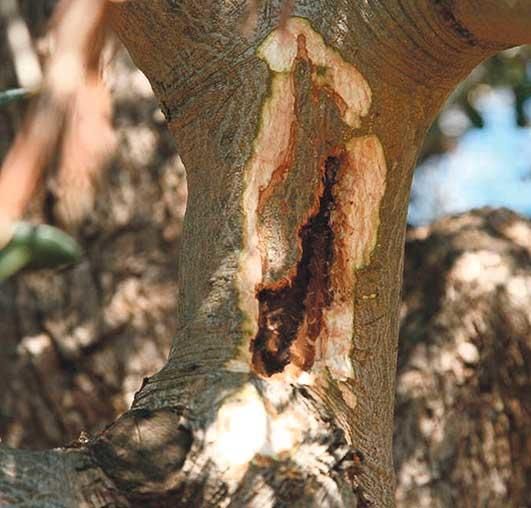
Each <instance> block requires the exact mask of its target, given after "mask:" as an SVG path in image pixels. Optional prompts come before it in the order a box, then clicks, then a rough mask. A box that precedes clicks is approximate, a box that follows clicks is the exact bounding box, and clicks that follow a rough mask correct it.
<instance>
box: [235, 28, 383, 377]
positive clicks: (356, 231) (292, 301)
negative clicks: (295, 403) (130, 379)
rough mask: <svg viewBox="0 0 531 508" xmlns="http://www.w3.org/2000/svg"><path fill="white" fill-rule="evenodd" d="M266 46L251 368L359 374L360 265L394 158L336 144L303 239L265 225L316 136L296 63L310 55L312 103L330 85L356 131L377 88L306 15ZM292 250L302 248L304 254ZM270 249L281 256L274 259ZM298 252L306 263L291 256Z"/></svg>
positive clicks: (246, 274)
mask: <svg viewBox="0 0 531 508" xmlns="http://www.w3.org/2000/svg"><path fill="white" fill-rule="evenodd" d="M257 54H258V56H259V57H260V58H261V59H262V60H264V61H265V62H266V64H267V66H268V68H269V70H270V80H271V81H270V92H269V94H268V96H267V97H266V98H265V100H264V102H263V105H262V111H261V115H260V123H259V126H258V132H257V136H256V138H255V140H254V142H253V150H252V154H251V157H250V158H249V160H248V162H247V164H246V167H245V180H244V194H243V203H242V204H243V214H244V220H245V229H244V248H243V250H242V255H241V259H240V270H239V272H238V276H237V285H238V290H239V293H240V308H241V310H242V312H243V314H244V318H245V323H246V326H245V331H246V333H247V334H248V335H247V336H248V338H249V339H251V347H250V353H251V359H250V360H251V367H252V369H253V370H254V371H255V372H257V373H259V374H261V375H265V376H270V375H272V374H275V373H278V372H282V371H283V370H284V369H285V367H286V366H288V365H292V366H295V367H296V368H298V369H300V370H301V371H305V370H306V371H307V370H309V369H310V368H311V367H312V366H313V365H314V363H315V362H318V364H319V365H324V366H325V367H326V368H328V369H329V370H330V372H331V373H332V375H334V377H336V376H337V377H339V378H341V379H343V378H348V377H351V374H352V373H351V370H352V368H351V367H350V368H349V365H350V361H349V359H348V356H349V353H350V344H351V342H352V334H353V292H354V284H355V275H354V272H355V269H356V268H357V267H359V266H363V265H364V264H365V263H366V262H367V261H368V258H369V256H370V253H371V251H372V250H373V248H374V243H375V239H376V231H377V229H378V213H379V212H378V208H379V203H380V200H381V197H382V195H383V190H384V188H385V161H384V159H383V151H382V149H381V146H380V144H379V142H378V140H377V138H376V137H374V136H371V137H362V138H352V139H350V140H348V141H347V142H346V143H345V142H344V141H343V143H339V144H338V145H337V146H336V147H332V148H330V147H329V146H330V145H328V147H327V148H326V151H325V153H322V154H320V155H319V157H320V158H321V160H322V163H321V167H320V171H321V179H320V181H318V180H316V181H317V182H318V183H317V184H312V185H316V188H315V190H314V191H313V196H315V199H314V203H313V204H312V205H310V204H309V205H308V207H309V208H308V210H302V209H301V210H299V209H298V211H297V213H298V214H299V217H302V220H301V222H295V223H294V225H296V224H300V226H299V230H298V238H295V239H286V238H284V237H283V235H279V236H278V238H283V240H282V243H281V244H279V245H276V244H274V245H273V244H270V243H271V242H272V241H273V240H272V239H273V238H275V234H270V233H271V232H270V231H269V229H267V228H271V227H272V226H271V224H268V225H267V228H266V231H265V232H264V230H263V229H264V228H265V226H263V225H262V226H261V224H260V223H261V220H262V216H261V213H263V210H265V208H266V207H267V204H268V202H269V200H270V199H271V198H272V196H278V194H279V192H280V193H281V194H280V195H281V196H282V193H283V191H282V189H283V187H284V186H285V185H286V181H287V178H288V175H289V174H291V173H290V171H293V170H294V169H295V168H297V166H296V164H295V163H294V157H295V155H294V154H295V153H296V149H297V147H298V146H299V144H300V143H310V146H311V144H312V141H311V140H306V139H298V138H297V129H298V125H299V123H300V122H301V121H302V119H298V118H297V115H298V114H300V111H301V110H300V108H299V104H298V103H297V101H298V100H299V99H298V92H296V89H297V84H298V83H300V81H299V80H298V78H297V76H296V70H297V65H298V64H299V63H301V62H302V63H303V64H304V65H306V68H307V69H309V72H310V80H311V83H312V85H311V86H312V87H313V90H314V91H313V92H312V93H313V94H314V96H313V98H312V99H310V100H311V101H312V102H311V104H313V103H315V108H319V97H322V94H323V93H324V94H325V95H326V96H327V97H329V98H330V99H331V100H332V102H331V104H333V105H335V107H336V108H337V111H338V112H339V117H340V118H341V119H342V121H343V122H344V125H345V128H346V129H347V132H351V131H350V129H351V128H356V127H359V126H360V121H361V118H362V117H363V116H365V115H366V114H367V113H368V111H369V107H370V103H371V91H370V88H369V86H368V84H367V82H366V81H365V79H364V78H363V76H362V75H361V74H360V73H359V72H358V71H357V69H356V68H355V67H354V66H353V65H351V64H350V63H348V62H346V61H344V60H343V58H342V57H341V55H340V54H339V53H338V52H337V51H335V50H334V49H333V48H331V47H328V46H327V45H326V44H325V42H324V40H323V38H322V37H321V35H319V34H318V33H316V32H315V31H314V30H313V29H312V27H311V25H310V24H309V23H308V22H307V21H305V20H303V19H300V18H292V19H290V20H289V21H288V22H287V24H286V26H285V27H284V29H283V30H282V31H280V30H275V31H273V32H272V33H271V34H270V35H269V36H268V37H267V38H266V39H265V41H264V42H263V43H262V44H261V46H260V47H259V48H258V50H257ZM296 80H297V81H296ZM320 94H321V95H320ZM304 104H306V105H308V104H310V103H309V102H307V101H306V102H305V103H304ZM312 107H313V106H312ZM318 111H319V110H318V109H316V110H315V112H316V114H319V113H318ZM299 136H300V135H299ZM332 139H334V140H335V137H334V138H332ZM332 143H333V141H332ZM301 146H302V145H301ZM317 168H318V166H316V170H317ZM371 172H374V174H370V173H371ZM365 173H367V174H365ZM279 189H280V190H279ZM290 212H291V211H290ZM279 220H282V218H279ZM298 220H299V219H297V221H298ZM266 233H267V234H266ZM294 240H296V241H294ZM293 249H296V250H297V251H298V254H297V256H296V257H294V255H293V252H291V251H292V250H293ZM268 252H269V253H271V252H274V253H275V254H278V255H275V256H273V257H274V258H275V259H274V260H273V261H272V259H270V258H271V255H269V256H268V255H267V253H268ZM288 253H289V257H287V254H288ZM284 257H285V258H286V261H284V260H283V258H284ZM287 259H291V261H287ZM294 259H298V261H297V262H296V263H295V264H292V263H293V260H294ZM272 262H273V263H275V266H276V267H280V268H282V271H283V274H282V276H281V277H280V278H277V279H276V280H271V279H270V278H268V276H266V274H267V273H270V272H265V271H264V270H265V267H266V266H267V267H268V268H267V269H268V270H270V269H271V263H272ZM277 271H278V270H277ZM266 281H267V282H266ZM245 356H247V357H248V353H244V357H245ZM242 360H243V359H242ZM236 363H238V361H234V362H232V363H231V365H232V364H234V365H236ZM234 365H232V367H234Z"/></svg>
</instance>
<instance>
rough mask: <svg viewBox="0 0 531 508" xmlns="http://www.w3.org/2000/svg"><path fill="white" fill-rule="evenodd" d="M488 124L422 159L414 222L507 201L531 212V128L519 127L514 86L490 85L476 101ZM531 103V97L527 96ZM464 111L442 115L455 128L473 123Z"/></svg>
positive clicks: (413, 204)
mask: <svg viewBox="0 0 531 508" xmlns="http://www.w3.org/2000/svg"><path fill="white" fill-rule="evenodd" d="M475 106H476V107H477V108H478V110H480V111H481V113H482V115H483V118H484V120H485V127H484V128H483V129H470V130H467V131H466V132H465V133H464V134H463V135H462V136H461V137H460V138H459V139H458V141H457V145H456V147H455V149H453V150H452V151H451V152H448V153H446V154H444V155H442V156H437V157H432V158H430V159H428V160H426V161H425V162H424V163H423V164H422V165H420V166H419V167H418V168H417V170H416V172H415V177H414V180H413V195H414V196H415V199H414V200H413V201H412V202H411V204H410V208H409V221H410V222H411V223H412V224H417V225H419V224H427V223H430V222H432V221H433V220H435V219H437V218H438V217H441V216H443V215H447V214H453V213H457V212H462V211H465V210H469V209H471V208H477V207H481V206H487V205H488V206H493V207H500V206H505V207H508V208H512V209H514V210H515V211H517V212H519V213H521V214H524V215H527V216H531V128H518V127H517V125H516V121H515V115H514V107H513V98H512V94H511V92H510V91H509V90H503V89H502V90H489V91H485V92H484V93H483V94H482V95H481V96H480V97H479V98H478V100H477V102H476V103H475ZM527 107H528V109H531V101H528V102H527ZM466 124H467V120H466V118H465V117H464V114H463V113H461V112H460V111H458V110H457V109H450V110H449V111H448V112H446V113H444V114H443V116H442V117H441V126H442V127H443V129H444V128H445V129H447V130H449V131H454V132H455V131H459V130H464V129H465V128H466V127H467V125H466Z"/></svg>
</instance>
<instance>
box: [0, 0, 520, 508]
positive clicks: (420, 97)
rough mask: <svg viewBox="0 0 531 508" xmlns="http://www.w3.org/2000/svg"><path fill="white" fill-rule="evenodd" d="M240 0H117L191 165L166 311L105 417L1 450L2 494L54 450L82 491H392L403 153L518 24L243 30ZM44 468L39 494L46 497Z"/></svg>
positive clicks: (408, 163)
mask: <svg viewBox="0 0 531 508" xmlns="http://www.w3.org/2000/svg"><path fill="white" fill-rule="evenodd" d="M465 3H466V2H465ZM511 3H512V4H513V5H516V6H517V7H515V8H514V9H513V11H512V13H513V15H518V17H519V19H518V23H519V24H521V23H525V22H526V19H525V18H526V17H527V18H528V17H529V16H526V15H525V11H520V10H519V9H518V6H519V5H520V4H519V3H518V2H516V4H514V3H513V2H511ZM470 4H471V5H472V4H473V2H470ZM245 7H246V5H245V3H244V2H223V3H221V2H207V1H204V2H191V1H190V2H188V1H185V2H179V3H177V2H162V1H149V2H148V1H140V0H139V1H130V2H128V3H126V4H123V5H121V6H120V7H116V9H115V11H114V19H113V21H114V27H115V29H116V31H117V32H118V34H119V35H120V37H121V38H122V40H123V41H124V42H125V44H126V46H127V47H128V48H129V50H130V51H131V54H132V56H133V58H134V60H135V62H136V63H137V64H138V65H139V67H140V68H141V69H142V70H143V71H144V72H145V73H146V75H147V76H148V78H149V79H150V81H151V83H152V85H153V88H154V91H155V93H156V95H157V96H158V98H159V100H160V103H161V105H162V108H163V111H164V113H165V115H166V118H167V120H168V122H169V124H170V128H171V130H172V132H173V133H174V135H175V138H176V140H177V147H178V150H179V153H180V155H181V157H182V158H183V161H184V164H185V166H186V168H187V177H188V182H189V187H190V195H189V203H188V210H187V215H186V221H185V226H184V245H186V249H185V250H184V251H183V254H182V256H181V264H180V277H179V286H180V290H181V298H180V302H179V309H178V323H179V330H178V333H177V336H176V338H175V339H174V341H173V344H172V348H171V352H170V358H169V361H168V363H167V365H166V366H165V367H164V368H163V369H162V370H161V371H160V372H159V373H158V374H156V375H155V376H153V377H152V378H151V379H149V380H146V382H145V384H144V385H143V387H142V389H141V390H140V392H139V393H137V395H136V397H135V401H134V404H133V410H132V411H130V412H129V413H127V414H126V415H124V416H123V417H122V418H120V419H119V420H117V421H116V422H115V423H114V424H113V425H111V426H110V427H109V428H108V429H107V430H105V431H104V432H102V433H101V434H100V435H98V436H97V437H95V438H94V439H92V440H90V441H89V442H88V443H79V448H77V449H76V451H75V452H73V451H72V450H67V451H64V452H62V453H61V452H53V453H49V454H46V453H43V454H40V455H37V456H34V455H31V454H30V453H26V452H14V451H10V450H4V451H3V452H2V458H1V459H0V465H1V468H2V471H3V479H2V485H5V487H6V488H5V489H3V490H2V492H3V495H4V499H2V500H3V501H4V500H5V501H6V502H7V503H10V502H11V503H13V504H15V503H16V502H19V501H21V500H23V499H24V493H28V496H30V493H31V492H33V491H34V478H31V476H28V475H27V474H24V471H28V470H30V471H31V468H35V467H38V468H42V469H43V471H46V470H48V469H50V468H51V467H54V468H57V467H59V468H62V470H63V471H65V475H66V476H67V477H68V479H69V481H68V482H66V485H62V489H61V492H64V496H59V497H64V498H66V499H76V500H77V501H76V502H79V504H81V503H82V502H85V503H86V505H87V506H104V505H108V504H110V503H115V504H116V505H118V506H126V505H127V504H139V505H142V506H149V505H153V506H161V505H165V504H168V505H170V504H171V505H172V506H218V505H226V506H283V505H290V506H291V505H294V506H366V505H370V504H373V505H375V506H392V505H393V491H394V481H393V469H392V460H391V435H392V414H393V396H394V376H395V364H396V358H395V356H396V337H397V327H398V310H399V291H400V278H401V277H400V275H401V267H402V246H403V240H404V224H405V211H406V207H407V197H408V193H409V182H410V178H411V168H412V166H413V163H414V160H415V157H416V154H417V151H418V149H419V146H420V142H421V140H422V138H423V136H424V133H425V130H426V128H427V126H428V125H429V124H430V122H431V120H432V119H433V116H434V115H435V113H436V112H437V110H438V109H439V107H440V106H441V104H442V102H443V101H444V99H445V97H446V96H447V95H448V93H449V92H450V91H451V90H452V89H453V87H454V86H455V85H456V84H457V83H458V82H459V81H460V80H461V79H462V78H463V77H464V76H465V75H466V73H467V72H468V71H469V70H470V69H471V68H472V67H473V66H474V65H475V64H477V63H478V62H479V61H481V60H482V59H483V58H485V57H486V56H488V55H489V54H492V53H493V52H495V51H497V50H499V49H502V48H503V47H506V46H507V45H511V44H515V43H521V42H526V41H525V40H521V39H520V38H519V37H520V35H521V33H520V31H517V32H516V36H515V37H516V38H515V39H514V40H503V41H500V40H499V39H498V38H497V37H496V36H494V35H492V36H489V17H488V16H486V17H485V20H484V24H483V25H482V28H483V30H484V31H482V32H481V33H480V36H479V35H478V36H476V35H475V34H474V33H473V32H472V31H471V30H470V29H469V28H468V27H467V26H466V25H465V24H463V23H464V21H463V20H466V19H468V18H467V16H466V13H467V11H466V10H465V11H463V18H462V19H461V17H459V16H458V14H459V13H461V11H459V13H458V12H457V11H456V10H455V9H454V5H453V3H452V2H446V1H433V2H428V1H426V2H405V1H403V2H387V3H386V4H385V5H381V4H376V3H374V4H371V5H358V4H357V3H356V4H354V3H350V2H342V1H337V0H336V1H334V2H332V1H330V2H315V1H309V0H308V1H299V2H294V6H293V9H292V16H291V17H290V18H289V19H288V20H287V21H286V22H285V23H284V26H283V28H282V27H279V18H280V16H281V12H282V11H281V5H280V2H268V1H266V2H263V3H262V4H261V5H260V10H259V13H258V18H257V29H256V31H255V32H253V33H252V34H250V35H248V36H245V35H244V34H243V32H242V30H241V27H242V25H243V24H244V22H245V20H246V9H245ZM510 12H511V9H510V8H508V7H506V6H505V5H504V6H503V7H502V8H501V13H502V14H503V17H505V19H510V18H509V14H510ZM491 13H494V14H493V16H492V19H490V22H491V24H492V27H493V30H492V31H493V32H495V31H496V23H497V22H498V21H497V18H496V19H494V18H495V17H496V16H494V15H495V14H498V12H497V11H496V9H494V7H492V8H491ZM528 21H529V19H527V22H528ZM478 33H479V32H478ZM76 471H77V473H76ZM56 482H57V480H56V481H55V482H54V479H53V478H50V481H49V483H48V484H47V485H46V486H45V485H43V488H42V489H41V492H40V498H39V500H38V502H39V503H40V506H45V505H46V503H48V504H49V505H51V506H53V505H54V504H53V503H54V502H55V503H56V505H57V498H58V495H57V492H58V491H59V488H58V485H56ZM92 486H94V487H92ZM4 492H5V493H4ZM67 505H68V503H67Z"/></svg>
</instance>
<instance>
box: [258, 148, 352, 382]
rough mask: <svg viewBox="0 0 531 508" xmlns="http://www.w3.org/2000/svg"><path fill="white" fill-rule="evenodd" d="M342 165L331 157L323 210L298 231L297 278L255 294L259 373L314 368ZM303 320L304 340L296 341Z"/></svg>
mask: <svg viewBox="0 0 531 508" xmlns="http://www.w3.org/2000/svg"><path fill="white" fill-rule="evenodd" d="M341 162H342V161H341V158H340V157H338V156H330V157H328V158H327V159H326V160H325V162H324V164H323V170H322V187H321V189H322V190H321V193H320V197H319V208H318V210H317V211H316V212H315V213H314V214H313V215H312V216H311V217H310V218H309V219H308V220H307V222H306V223H305V224H304V225H303V226H302V227H301V228H300V229H299V239H300V244H301V246H302V249H301V250H302V253H301V256H300V260H299V262H298V263H297V267H296V270H295V273H294V275H293V276H291V277H290V278H285V279H282V280H281V281H280V283H276V284H271V285H268V286H263V285H262V286H260V287H259V288H258V290H257V292H256V298H257V299H258V302H259V316H258V326H259V328H258V333H257V334H256V337H255V338H254V340H253V341H252V343H251V351H252V365H253V368H254V370H255V371H256V372H257V373H259V374H261V375H265V376H271V375H273V374H276V373H279V372H282V371H283V370H284V368H285V367H286V366H287V365H288V364H290V363H293V364H294V365H296V366H297V367H299V368H300V369H303V370H308V369H309V368H311V366H312V365H313V361H314V358H315V342H316V341H317V338H318V337H319V335H320V333H321V328H322V317H323V309H324V308H326V307H327V306H329V305H330V303H331V300H332V297H331V292H330V270H329V268H330V265H331V262H332V257H333V240H334V233H333V230H332V227H331V224H330V214H331V212H332V210H333V208H334V193H333V188H334V185H335V184H336V182H337V176H338V172H339V169H340V167H341ZM305 318H306V322H307V323H308V326H307V329H306V331H305V334H304V335H305V337H304V339H303V340H302V341H301V340H297V336H298V334H299V331H300V329H301V326H302V324H303V322H304V321H305Z"/></svg>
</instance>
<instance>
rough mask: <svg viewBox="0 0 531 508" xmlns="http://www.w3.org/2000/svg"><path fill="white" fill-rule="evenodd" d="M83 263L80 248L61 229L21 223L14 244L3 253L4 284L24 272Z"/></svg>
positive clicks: (0, 267)
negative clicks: (21, 271) (18, 273)
mask: <svg viewBox="0 0 531 508" xmlns="http://www.w3.org/2000/svg"><path fill="white" fill-rule="evenodd" d="M80 259H81V249H80V247H79V245H78V244H77V242H76V241H75V240H74V239H73V238H72V237H70V236H69V235H67V234H66V233H64V232H63V231H61V230H60V229H57V228H54V227H52V226H48V225H45V224H41V225H37V226H35V225H32V224H29V223H27V222H19V223H17V224H16V225H15V231H14V234H13V237H12V238H11V241H10V242H9V243H8V244H7V245H6V246H5V247H4V248H3V249H1V250H0V281H2V280H5V279H7V278H8V277H10V276H11V275H13V274H14V273H16V272H18V271H19V270H21V269H22V268H29V269H33V270H38V269H41V268H57V267H60V266H64V265H70V264H72V263H76V262H78V261H79V260H80Z"/></svg>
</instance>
